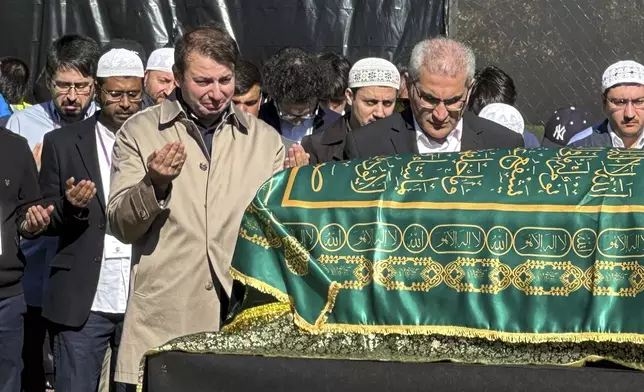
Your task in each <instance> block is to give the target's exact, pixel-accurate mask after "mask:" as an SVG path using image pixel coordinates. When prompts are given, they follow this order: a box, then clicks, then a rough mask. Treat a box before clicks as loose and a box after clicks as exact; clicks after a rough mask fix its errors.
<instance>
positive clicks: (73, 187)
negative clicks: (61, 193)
mask: <svg viewBox="0 0 644 392" xmlns="http://www.w3.org/2000/svg"><path fill="white" fill-rule="evenodd" d="M75 182H76V180H75V179H74V177H70V178H69V179H67V182H65V197H66V198H67V201H69V202H70V203H71V204H72V205H73V206H74V207H78V208H85V207H87V205H88V204H89V202H90V201H91V200H92V199H93V198H94V196H95V195H96V184H95V183H93V182H92V181H89V180H81V181H80V182H79V183H78V184H74V183H75Z"/></svg>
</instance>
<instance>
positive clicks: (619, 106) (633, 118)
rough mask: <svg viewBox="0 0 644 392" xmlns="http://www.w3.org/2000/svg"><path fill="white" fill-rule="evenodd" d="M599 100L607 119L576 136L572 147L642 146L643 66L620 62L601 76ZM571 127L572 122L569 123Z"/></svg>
mask: <svg viewBox="0 0 644 392" xmlns="http://www.w3.org/2000/svg"><path fill="white" fill-rule="evenodd" d="M602 102H603V106H604V113H605V114H606V116H607V119H606V120H605V121H604V122H602V123H601V124H599V125H597V126H596V127H594V128H592V129H588V130H586V131H583V132H580V133H578V134H577V135H575V136H574V137H573V138H572V139H570V142H568V145H569V146H571V147H615V148H636V149H640V150H641V149H642V148H643V147H644V132H643V131H644V66H643V65H641V64H639V63H636V62H635V61H619V62H617V63H615V64H613V65H611V66H610V67H608V68H607V69H606V71H605V72H604V75H603V76H602ZM570 125H571V126H572V125H574V124H572V123H571V124H570Z"/></svg>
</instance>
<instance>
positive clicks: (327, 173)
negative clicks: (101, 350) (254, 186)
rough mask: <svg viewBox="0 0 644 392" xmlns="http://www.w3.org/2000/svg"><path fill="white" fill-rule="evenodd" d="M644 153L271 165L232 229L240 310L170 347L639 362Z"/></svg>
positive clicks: (510, 153) (501, 153)
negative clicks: (277, 168)
mask: <svg viewBox="0 0 644 392" xmlns="http://www.w3.org/2000/svg"><path fill="white" fill-rule="evenodd" d="M643 158H644V152H642V151H631V150H615V149H560V150H547V149H535V150H524V149H516V150H498V151H480V152H464V153H454V154H429V155H414V156H411V155H410V156H395V157H375V158H371V159H367V160H353V161H346V162H333V163H326V164H322V165H317V166H305V167H299V168H295V169H292V170H289V171H285V172H282V173H280V174H278V175H276V176H275V177H273V178H272V179H271V180H270V181H268V182H267V183H265V184H264V185H263V186H262V187H261V189H260V190H259V192H258V193H257V195H256V197H255V199H254V201H253V202H252V204H251V205H250V206H249V207H248V209H247V211H246V213H245V214H244V217H243V220H242V223H241V228H240V232H239V239H238V243H237V247H236V250H235V254H234V258H233V263H232V270H231V271H232V274H233V277H234V278H235V280H236V282H237V284H239V285H240V287H243V290H244V291H245V294H244V300H243V302H241V304H240V306H238V307H237V310H236V311H235V312H234V317H231V319H230V320H229V323H228V325H227V326H226V327H225V328H224V331H223V332H221V333H214V334H201V335H199V336H197V337H195V336H192V337H187V338H182V339H179V340H177V341H175V342H171V343H170V344H169V345H168V346H166V347H165V349H182V350H186V349H189V348H192V349H195V348H197V347H198V349H199V350H200V351H206V352H215V353H222V354H227V353H230V354H244V353H246V354H261V355H273V356H294V357H313V358H343V359H347V358H348V359H377V360H396V361H438V360H453V361H460V362H479V363H494V364H519V363H520V364H528V363H530V364H579V363H583V362H584V361H587V360H596V359H608V360H611V361H614V362H618V363H621V364H624V365H627V366H630V367H633V368H639V369H641V368H643V367H644V359H642V358H644V356H643V355H642V354H644V352H643V351H642V347H643V346H642V343H644V312H642V309H644V295H643V294H642V291H644V260H643V258H644V214H643V213H644V192H639V191H638V190H642V189H644V168H643V167H642V165H641V161H642V159H643ZM253 293H261V294H260V295H264V296H265V297H268V298H270V299H271V301H264V302H263V303H262V302H261V301H259V302H258V301H255V300H252V298H254V294H253ZM255 298H256V297H255ZM162 349H163V348H162Z"/></svg>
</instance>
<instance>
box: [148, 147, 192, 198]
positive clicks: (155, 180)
mask: <svg viewBox="0 0 644 392" xmlns="http://www.w3.org/2000/svg"><path fill="white" fill-rule="evenodd" d="M186 158H187V154H186V149H185V146H184V145H183V143H181V142H174V143H168V144H166V145H165V147H163V148H162V149H160V150H156V151H154V152H153V153H152V154H150V156H149V157H148V175H149V176H150V180H151V181H152V185H154V187H155V188H156V189H159V190H162V189H167V187H168V186H169V185H170V183H172V181H173V180H174V179H175V178H177V177H178V176H179V174H181V169H183V165H184V164H185V163H186Z"/></svg>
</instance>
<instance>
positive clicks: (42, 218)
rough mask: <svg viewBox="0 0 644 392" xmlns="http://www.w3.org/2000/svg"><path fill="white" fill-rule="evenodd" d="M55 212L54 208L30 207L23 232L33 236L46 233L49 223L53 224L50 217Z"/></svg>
mask: <svg viewBox="0 0 644 392" xmlns="http://www.w3.org/2000/svg"><path fill="white" fill-rule="evenodd" d="M53 212H54V206H49V207H47V208H43V207H42V206H33V207H30V208H29V209H28V210H27V216H26V217H25V223H24V226H23V231H25V232H27V233H28V234H33V235H35V234H39V233H40V232H42V231H44V230H45V229H46V228H47V226H49V222H51V219H50V216H51V214H52V213H53Z"/></svg>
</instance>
